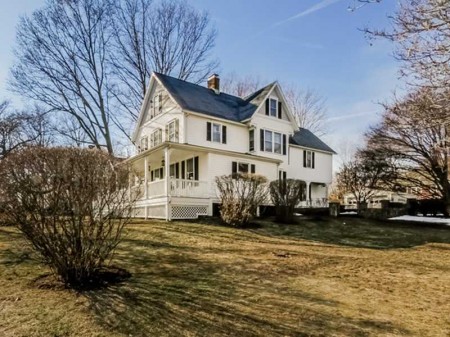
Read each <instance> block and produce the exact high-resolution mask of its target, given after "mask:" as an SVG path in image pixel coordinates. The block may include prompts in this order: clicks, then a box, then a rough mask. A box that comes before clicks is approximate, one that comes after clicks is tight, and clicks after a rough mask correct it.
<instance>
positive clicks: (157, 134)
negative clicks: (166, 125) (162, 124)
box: [150, 129, 162, 147]
mask: <svg viewBox="0 0 450 337" xmlns="http://www.w3.org/2000/svg"><path fill="white" fill-rule="evenodd" d="M161 143H162V131H161V129H156V130H155V131H153V132H152V134H151V136H150V146H151V147H155V146H158V145H159V144H161Z"/></svg>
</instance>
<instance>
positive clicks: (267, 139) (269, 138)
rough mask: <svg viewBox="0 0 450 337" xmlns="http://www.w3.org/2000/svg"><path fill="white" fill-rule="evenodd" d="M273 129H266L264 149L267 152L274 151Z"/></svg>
mask: <svg viewBox="0 0 450 337" xmlns="http://www.w3.org/2000/svg"><path fill="white" fill-rule="evenodd" d="M272 134H273V133H272V131H267V130H265V131H264V151H266V152H272V151H273V147H272Z"/></svg>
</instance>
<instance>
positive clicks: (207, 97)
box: [154, 72, 336, 153]
mask: <svg viewBox="0 0 450 337" xmlns="http://www.w3.org/2000/svg"><path fill="white" fill-rule="evenodd" d="M154 74H155V76H156V78H157V79H158V80H159V81H160V82H161V84H162V85H163V86H164V87H165V88H166V89H167V90H168V92H169V93H170V95H171V97H172V98H173V99H174V100H175V101H176V103H177V104H178V105H179V106H180V107H181V108H182V109H184V110H189V111H193V112H199V113H202V114H205V115H208V116H212V117H217V118H222V119H226V120H230V121H233V122H243V121H245V120H247V119H249V118H251V117H252V116H253V114H254V113H255V112H256V110H257V109H258V107H259V106H260V105H261V104H262V103H263V101H264V100H265V98H266V97H267V95H268V94H269V92H270V91H271V90H272V89H273V87H274V86H275V85H276V84H277V82H273V83H270V84H269V85H267V86H265V87H263V88H261V89H259V90H258V91H256V92H254V93H253V94H251V95H249V96H247V97H244V98H241V97H238V96H233V95H229V94H226V93H223V92H221V93H219V94H216V93H215V92H214V90H211V89H208V88H206V87H203V86H201V85H198V84H194V83H190V82H187V81H183V80H180V79H177V78H175V77H171V76H167V75H163V74H160V73H156V72H155V73H154ZM289 142H290V143H291V144H294V145H298V146H302V147H307V148H311V149H316V150H321V151H325V152H331V153H336V152H334V151H333V150H332V149H331V148H330V147H329V146H328V145H327V144H325V143H324V142H323V141H321V140H320V139H319V138H318V137H317V136H315V135H314V134H313V133H312V132H311V131H309V130H307V129H303V128H300V129H299V130H298V131H296V132H295V133H294V135H293V136H291V137H290V139H289Z"/></svg>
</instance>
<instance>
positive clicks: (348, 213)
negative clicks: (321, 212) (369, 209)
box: [339, 211, 358, 215]
mask: <svg viewBox="0 0 450 337" xmlns="http://www.w3.org/2000/svg"><path fill="white" fill-rule="evenodd" d="M355 214H358V212H355V211H349V212H341V213H339V215H355Z"/></svg>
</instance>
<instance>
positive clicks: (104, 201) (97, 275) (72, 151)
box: [0, 147, 133, 288]
mask: <svg viewBox="0 0 450 337" xmlns="http://www.w3.org/2000/svg"><path fill="white" fill-rule="evenodd" d="M117 164H118V162H117V160H116V159H115V158H113V157H111V156H109V155H108V154H106V153H105V152H104V151H97V150H88V149H77V148H43V147H28V148H25V149H23V150H20V151H18V152H16V153H14V154H12V155H10V156H8V157H7V158H6V159H5V160H2V161H1V162H0V186H2V189H1V190H0V200H2V201H4V207H3V211H4V212H5V214H6V215H7V216H8V218H9V219H10V222H11V223H14V224H16V225H17V226H18V228H19V230H20V231H21V232H22V233H23V234H24V235H25V237H26V239H27V240H28V241H29V242H30V244H31V245H32V247H33V248H34V249H35V250H36V251H37V252H38V253H39V254H40V256H41V257H42V259H43V261H44V262H45V263H46V264H47V265H48V266H49V267H50V268H51V270H52V271H53V272H54V273H55V274H56V275H57V276H59V277H60V278H61V280H62V281H63V282H64V283H65V284H66V285H67V286H70V287H73V288H84V287H90V286H96V285H98V283H97V282H103V281H104V280H102V269H103V268H104V267H105V266H107V265H108V262H109V261H108V259H109V258H110V257H111V254H112V253H113V252H114V249H115V248H116V246H117V244H118V243H119V242H120V239H121V233H122V231H123V228H124V226H125V224H126V223H127V221H128V220H129V217H130V215H131V209H132V206H133V200H130V199H129V192H128V189H127V187H128V175H129V172H128V168H127V166H125V165H123V164H120V165H117Z"/></svg>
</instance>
